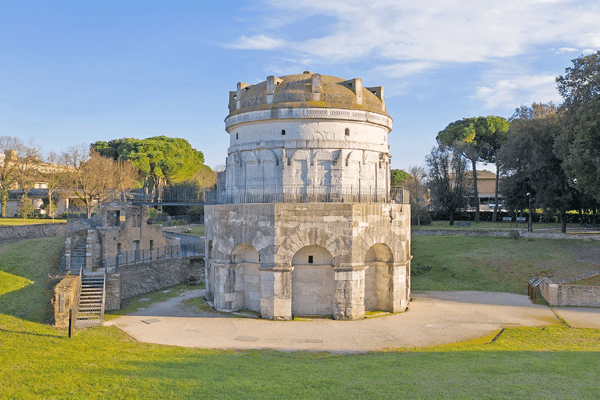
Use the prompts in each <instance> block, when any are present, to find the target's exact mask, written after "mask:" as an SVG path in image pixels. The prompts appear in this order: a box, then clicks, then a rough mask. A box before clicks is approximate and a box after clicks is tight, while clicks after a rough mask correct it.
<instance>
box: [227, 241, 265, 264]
mask: <svg viewBox="0 0 600 400" xmlns="http://www.w3.org/2000/svg"><path fill="white" fill-rule="evenodd" d="M258 258H259V256H258V251H256V249H255V248H254V247H252V245H249V244H248V243H242V244H240V245H237V246H236V247H235V248H234V249H233V251H232V252H231V262H232V263H234V264H239V263H258V262H259V261H258Z"/></svg>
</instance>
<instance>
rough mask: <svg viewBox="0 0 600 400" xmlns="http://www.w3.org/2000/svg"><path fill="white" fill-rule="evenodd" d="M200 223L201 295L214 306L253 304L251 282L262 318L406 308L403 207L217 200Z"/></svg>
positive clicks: (406, 217)
mask: <svg viewBox="0 0 600 400" xmlns="http://www.w3.org/2000/svg"><path fill="white" fill-rule="evenodd" d="M206 221H207V222H206V227H207V234H206V240H207V243H206V252H207V265H206V267H207V268H206V274H207V292H206V293H207V294H206V297H207V299H208V300H213V299H214V301H215V308H216V309H217V310H223V311H225V310H227V311H233V310H236V309H243V308H246V309H255V307H257V306H258V303H259V301H258V300H259V299H258V295H259V293H258V290H257V286H258V285H259V286H260V311H261V313H262V316H263V318H274V319H289V318H291V317H292V315H332V316H333V317H334V318H337V319H359V318H362V317H363V316H364V312H365V309H367V310H372V309H378V310H382V311H390V312H399V311H402V310H404V309H406V307H407V306H408V300H409V298H410V260H411V257H412V256H411V255H410V233H411V232H410V206H409V205H405V204H387V203H341V204H338V203H276V204H237V205H235V204H224V205H214V206H206ZM251 260H254V261H251ZM257 261H258V262H257ZM247 262H252V263H255V264H257V265H260V267H258V268H257V270H259V271H260V275H258V274H253V273H251V272H250V271H249V270H248V268H246V267H245V266H244V265H246V264H245V263H247ZM369 268H370V270H369ZM365 270H368V273H367V275H366V273H365ZM367 307H368V308H367ZM279 313H281V314H279Z"/></svg>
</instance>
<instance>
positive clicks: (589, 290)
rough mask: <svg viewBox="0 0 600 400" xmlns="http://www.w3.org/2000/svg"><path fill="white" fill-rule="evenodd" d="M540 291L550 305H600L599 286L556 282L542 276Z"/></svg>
mask: <svg viewBox="0 0 600 400" xmlns="http://www.w3.org/2000/svg"><path fill="white" fill-rule="evenodd" d="M540 292H541V293H542V297H544V299H545V300H546V301H547V302H548V304H550V305H551V306H576V307H600V286H583V285H568V284H557V283H554V282H553V281H552V280H551V279H550V278H545V277H544V278H542V279H541V283H540Z"/></svg>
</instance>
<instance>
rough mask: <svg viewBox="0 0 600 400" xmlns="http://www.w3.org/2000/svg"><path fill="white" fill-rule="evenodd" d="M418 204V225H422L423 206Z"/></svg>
mask: <svg viewBox="0 0 600 400" xmlns="http://www.w3.org/2000/svg"><path fill="white" fill-rule="evenodd" d="M417 200H418V199H417ZM416 206H417V226H421V206H420V205H419V203H417V204H416Z"/></svg>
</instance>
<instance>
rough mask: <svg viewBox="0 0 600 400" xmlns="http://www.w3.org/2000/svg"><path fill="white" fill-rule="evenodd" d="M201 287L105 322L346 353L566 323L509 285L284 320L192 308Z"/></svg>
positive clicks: (149, 335) (240, 343)
mask: <svg viewBox="0 0 600 400" xmlns="http://www.w3.org/2000/svg"><path fill="white" fill-rule="evenodd" d="M203 295H204V292H203V290H194V291H190V292H186V293H183V294H182V295H180V296H179V297H176V298H174V299H171V300H168V301H165V302H162V303H158V304H153V305H151V306H149V307H148V308H147V309H146V310H144V311H141V312H136V313H133V314H129V315H126V316H122V317H119V318H117V319H114V320H112V321H110V322H107V323H105V325H115V326H117V327H118V328H119V329H122V330H123V331H125V332H126V333H128V334H129V335H131V336H132V337H134V338H135V339H136V340H139V341H141V342H148V343H158V344H167V345H175V346H183V347H198V348H212V349H277V350H286V351H295V350H309V351H329V352H334V353H335V352H341V353H347V352H365V351H374V350H384V349H388V348H405V347H422V346H432V345H439V344H445V343H454V342H459V341H463V340H469V339H474V338H477V337H481V336H484V335H487V334H489V333H492V332H494V331H496V330H498V329H501V328H503V327H509V326H542V325H548V324H559V323H560V321H559V320H558V318H557V317H556V315H555V313H554V312H553V310H552V309H551V308H549V307H547V306H542V305H535V304H532V303H531V301H530V300H529V298H528V297H527V296H524V295H517V294H511V293H490V292H413V295H412V300H411V302H410V307H409V309H408V311H406V312H404V313H400V314H395V315H387V316H383V317H380V318H369V319H364V320H360V321H333V320H328V319H312V320H307V321H285V322H282V321H269V320H263V319H251V318H233V317H231V316H229V315H225V314H221V313H215V312H201V311H196V310H192V309H190V308H188V307H186V306H185V305H184V304H183V302H184V300H186V299H189V298H192V297H199V296H203ZM555 311H557V313H559V315H561V317H563V318H565V319H566V320H567V322H569V318H570V317H571V318H573V321H574V323H573V326H581V327H591V328H593V327H600V310H599V309H575V308H568V309H567V308H560V309H558V310H555ZM569 313H570V314H569Z"/></svg>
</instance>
